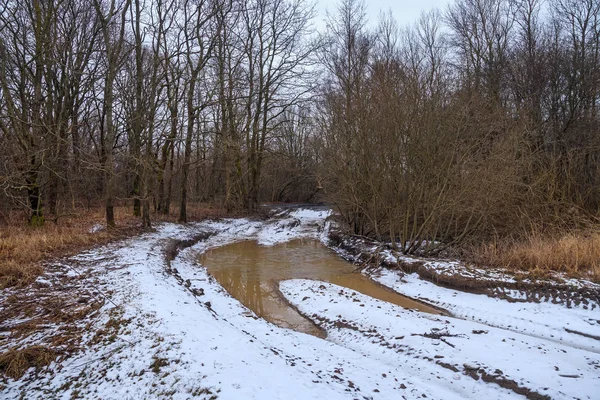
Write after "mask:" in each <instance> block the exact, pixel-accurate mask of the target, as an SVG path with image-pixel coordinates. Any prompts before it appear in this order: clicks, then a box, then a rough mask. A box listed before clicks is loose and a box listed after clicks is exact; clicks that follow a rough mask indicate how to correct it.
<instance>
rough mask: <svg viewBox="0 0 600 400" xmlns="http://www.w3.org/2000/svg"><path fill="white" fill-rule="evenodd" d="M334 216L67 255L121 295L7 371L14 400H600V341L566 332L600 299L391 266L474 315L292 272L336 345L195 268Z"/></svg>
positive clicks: (206, 226)
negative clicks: (453, 285) (276, 317)
mask: <svg viewBox="0 0 600 400" xmlns="http://www.w3.org/2000/svg"><path fill="white" fill-rule="evenodd" d="M328 214H329V212H328V211H313V210H297V211H292V212H291V213H289V214H286V215H284V216H281V217H280V218H276V219H271V220H267V221H254V220H248V219H232V220H221V221H216V222H210V221H209V222H203V223H197V224H190V225H186V226H182V225H175V224H164V225H160V226H159V227H158V228H157V231H156V232H154V233H148V234H145V235H142V236H139V237H136V238H132V239H129V240H125V241H122V242H119V243H115V244H112V245H108V246H105V247H101V248H99V249H95V250H93V251H89V252H86V253H83V254H80V255H79V256H77V257H73V258H70V259H65V260H63V264H64V268H65V269H68V270H69V271H75V273H76V274H81V276H85V278H84V279H89V281H90V284H93V285H94V288H95V289H96V290H95V292H96V293H97V295H98V296H107V299H108V301H106V302H105V303H104V306H103V308H102V309H101V310H100V314H99V315H100V316H99V317H94V319H91V320H89V321H83V322H82V323H85V324H89V326H88V329H87V333H86V337H85V338H84V343H85V344H86V346H84V348H85V350H84V351H81V352H78V353H76V354H75V355H74V356H72V357H70V358H68V359H66V360H65V361H63V362H62V363H60V364H57V363H53V364H51V365H50V367H49V368H48V369H47V370H46V371H43V372H41V373H40V374H38V375H35V376H34V375H33V374H32V373H31V372H30V373H29V374H28V375H26V376H25V377H24V378H22V379H20V380H18V381H12V380H9V381H8V382H6V383H5V385H6V386H5V387H4V388H3V389H2V388H1V386H0V390H1V391H0V398H3V399H4V398H6V399H12V398H19V397H24V398H27V399H37V398H39V399H51V398H64V399H69V398H75V397H80V398H86V399H87V398H102V399H119V400H121V399H142V398H165V399H171V398H173V399H187V398H206V399H211V398H218V399H355V398H359V399H363V398H364V399H402V398H406V399H413V398H414V399H416V398H436V399H464V398H472V399H480V398H484V397H487V398H490V399H497V398H498V399H499V398H519V397H520V396H521V395H529V396H530V397H531V396H534V395H535V394H536V393H538V394H540V395H542V396H543V395H546V396H549V397H552V398H581V399H586V398H587V399H594V398H598V393H600V379H599V378H598V376H600V354H599V350H598V343H600V342H598V341H597V340H596V339H592V338H589V337H585V336H581V335H578V334H574V333H568V332H567V331H564V329H563V330H562V331H561V327H562V326H563V325H564V324H567V323H568V326H569V327H572V329H573V330H574V331H575V330H576V331H581V332H585V333H586V334H589V335H595V336H600V322H598V319H600V316H599V315H598V314H599V313H598V310H584V309H576V310H573V309H567V308H564V307H562V306H553V305H551V304H540V305H529V304H525V303H522V304H521V303H520V304H516V305H514V304H510V303H508V302H505V301H503V300H498V301H495V300H493V299H489V298H487V297H485V296H483V297H471V296H475V295H468V294H465V293H462V292H456V291H452V290H448V289H442V288H439V287H437V286H435V285H432V284H428V283H426V282H422V281H420V280H419V279H418V278H416V277H412V276H405V277H404V278H401V277H400V276H399V275H395V273H393V272H388V271H382V272H381V273H380V274H379V275H378V278H377V279H378V280H379V281H380V282H381V283H383V284H385V285H388V286H391V287H394V288H395V289H396V290H398V291H400V292H405V293H407V294H408V295H410V296H412V297H422V298H427V299H430V300H432V302H434V303H435V304H437V305H440V306H442V307H444V308H446V309H448V310H449V311H450V312H451V313H452V314H454V315H455V316H458V317H463V318H465V319H468V320H463V319H457V318H450V317H441V316H434V315H429V314H422V313H419V312H416V311H410V310H404V309H402V308H399V307H397V306H394V305H391V304H388V303H384V302H381V301H378V300H375V299H372V298H369V297H367V296H363V295H361V294H358V293H355V292H352V291H351V290H349V289H344V288H340V287H336V286H335V285H331V284H328V283H323V282H317V281H307V280H293V281H284V282H281V283H280V289H281V291H282V293H283V294H284V295H285V297H286V298H287V299H288V300H289V301H290V302H291V303H292V304H294V305H296V306H297V307H298V309H299V310H300V311H301V312H302V313H304V314H305V315H308V316H310V317H311V318H312V319H313V320H314V321H315V322H316V323H317V324H319V325H320V326H322V327H323V328H324V329H326V331H327V333H328V338H327V340H322V339H319V338H316V337H313V336H309V335H305V334H302V333H297V332H294V331H290V330H287V329H282V328H279V327H276V326H274V325H272V324H270V323H268V322H266V321H264V320H262V319H260V318H256V317H255V316H254V314H253V313H252V312H250V311H249V310H247V309H246V308H245V307H244V306H243V305H241V304H240V303H239V302H238V301H237V300H235V299H233V298H232V297H230V296H229V295H228V294H227V293H226V292H225V291H224V289H222V287H221V286H220V285H219V284H218V283H217V282H216V281H215V280H214V279H212V278H211V277H210V276H209V275H208V274H207V272H206V270H205V269H204V268H202V267H200V266H199V265H198V264H197V261H196V260H197V255H198V254H199V253H200V252H203V251H205V250H206V249H208V248H211V247H216V246H222V245H224V244H228V243H231V242H234V241H238V240H247V239H256V240H258V241H259V242H260V243H261V244H264V245H274V244H276V243H281V242H285V241H287V240H291V239H295V238H302V237H304V238H315V239H320V240H323V241H324V240H326V233H327V232H326V224H325V218H326V217H327V216H328ZM203 233H210V235H204V236H208V238H207V239H204V240H201V241H199V242H198V243H196V244H195V245H193V246H191V247H188V248H186V249H183V250H181V251H180V252H179V253H178V254H177V255H176V256H175V258H174V259H173V260H172V261H171V262H170V263H169V262H168V261H167V259H166V257H165V253H164V249H165V248H166V247H167V246H168V245H169V243H170V242H171V241H172V240H185V239H190V238H192V237H197V236H199V235H200V234H203ZM41 279H42V280H44V282H45V284H46V285H48V284H53V283H52V282H53V280H52V279H46V278H41ZM402 279H403V280H404V281H403V280H402ZM537 308H539V309H540V310H541V311H539V312H538V311H537ZM492 311H493V312H494V313H495V314H493V313H492ZM473 320H475V321H477V322H473ZM489 325H493V327H492V326H489ZM559 333H560V335H562V336H553V335H558V334H559ZM519 393H520V394H519ZM539 398H543V397H539Z"/></svg>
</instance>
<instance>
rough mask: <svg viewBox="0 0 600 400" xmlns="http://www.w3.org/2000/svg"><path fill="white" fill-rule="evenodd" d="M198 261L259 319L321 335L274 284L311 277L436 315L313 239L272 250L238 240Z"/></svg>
mask: <svg viewBox="0 0 600 400" xmlns="http://www.w3.org/2000/svg"><path fill="white" fill-rule="evenodd" d="M200 262H201V263H202V265H204V266H206V267H207V269H208V272H209V273H210V274H211V275H213V276H214V277H215V278H216V279H217V281H218V282H219V283H220V284H221V286H223V287H224V288H225V289H226V290H227V291H228V292H229V293H230V294H231V295H232V296H234V297H235V298H237V299H238V300H239V301H240V302H242V303H243V304H244V305H245V306H246V307H248V308H249V309H251V310H252V311H254V312H255V313H256V314H257V315H258V316H260V317H263V318H265V319H266V320H268V321H270V322H272V323H274V324H277V325H279V326H282V327H285V328H291V329H295V330H298V331H301V332H305V333H309V334H312V335H316V336H320V337H322V336H323V333H322V332H321V331H320V330H319V329H318V328H317V327H315V326H314V325H313V324H312V323H311V322H310V321H309V320H307V319H306V318H304V317H302V316H301V315H300V314H298V312H296V311H295V310H294V309H293V308H292V307H290V306H289V305H288V304H287V303H286V302H285V300H283V299H282V297H281V296H280V295H279V291H278V284H277V282H278V281H281V280H286V279H297V278H305V279H316V280H320V281H325V282H330V283H333V284H336V285H339V286H344V287H347V288H350V289H353V290H356V291H357V292H360V293H363V294H366V295H368V296H371V297H374V298H376V299H379V300H384V301H387V302H390V303H394V304H397V305H399V306H402V307H405V308H415V309H418V310H420V311H425V312H432V313H438V312H437V311H436V310H435V309H433V308H431V307H427V306H425V305H423V304H421V303H418V302H415V301H413V300H411V299H408V298H406V297H404V296H401V295H399V294H397V293H394V292H392V291H390V290H387V289H385V288H383V287H382V286H380V285H378V284H376V283H374V282H373V281H371V280H370V279H368V278H367V277H365V276H364V275H362V274H359V273H355V272H354V269H355V268H356V267H355V266H353V265H352V264H350V263H348V262H346V261H344V260H342V259H341V258H340V257H338V256H337V255H336V254H335V253H334V252H333V251H331V250H330V249H328V248H326V247H325V246H323V245H322V244H321V243H319V242H318V241H315V240H294V241H291V242H287V243H283V244H279V245H276V246H260V245H258V243H257V242H255V241H243V242H237V243H233V244H230V245H227V246H223V247H218V248H215V249H212V250H209V251H207V252H206V253H204V254H202V255H201V256H200Z"/></svg>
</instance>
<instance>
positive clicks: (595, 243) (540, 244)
mask: <svg viewBox="0 0 600 400" xmlns="http://www.w3.org/2000/svg"><path fill="white" fill-rule="evenodd" d="M473 258H474V261H475V262H476V263H477V264H478V265H482V266H492V267H502V268H508V269H513V270H523V271H527V272H529V273H530V275H533V276H535V277H540V278H543V277H548V276H550V274H551V272H562V273H565V274H566V275H567V276H569V277H573V278H585V279H590V280H592V281H595V282H600V232H598V231H588V232H577V233H569V234H566V235H564V236H561V237H544V236H542V235H539V234H538V235H531V236H530V237H529V238H527V239H525V240H521V241H504V242H499V243H494V244H489V245H484V246H480V247H478V248H475V249H474V251H473Z"/></svg>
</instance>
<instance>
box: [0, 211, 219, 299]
mask: <svg viewBox="0 0 600 400" xmlns="http://www.w3.org/2000/svg"><path fill="white" fill-rule="evenodd" d="M222 216H225V211H224V210H223V209H221V208H218V207H212V206H209V205H206V204H190V205H188V218H189V220H201V219H205V218H218V217H222ZM152 217H153V221H175V220H176V218H177V210H174V211H173V212H172V213H171V214H170V215H153V216H152ZM115 219H116V222H117V228H116V229H111V230H106V229H95V227H99V226H103V222H104V210H103V208H101V207H98V208H95V209H87V208H86V209H76V210H70V211H68V212H66V213H65V214H64V215H63V216H61V217H60V218H58V219H57V221H56V223H54V222H52V218H49V219H48V221H47V222H46V224H45V225H44V226H42V227H31V226H28V225H27V224H26V222H25V218H24V216H23V214H21V213H16V212H15V213H13V214H11V215H9V216H8V218H7V219H6V222H5V223H4V224H3V225H0V289H1V288H5V287H9V286H15V285H17V286H18V285H26V284H28V283H31V282H32V281H33V280H35V279H36V277H37V276H39V275H40V274H41V273H42V272H43V267H42V262H43V261H44V260H46V259H49V258H52V257H61V256H68V255H71V254H76V253H77V252H80V251H82V250H85V249H87V248H90V247H92V246H94V245H100V244H105V243H108V242H110V241H112V240H115V239H121V238H123V237H126V236H129V235H132V234H135V233H138V232H140V229H139V226H140V220H139V218H136V217H134V216H133V215H132V208H131V207H117V208H115Z"/></svg>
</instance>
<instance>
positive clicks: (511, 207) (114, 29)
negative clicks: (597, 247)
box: [0, 0, 600, 253]
mask: <svg viewBox="0 0 600 400" xmlns="http://www.w3.org/2000/svg"><path fill="white" fill-rule="evenodd" d="M599 17H600V2H599V1H598V0H548V1H542V0H456V1H454V2H453V3H452V4H451V5H449V6H448V7H447V9H445V10H441V11H440V10H434V11H431V12H429V13H425V14H423V15H422V16H421V18H420V19H419V20H418V21H416V22H415V23H414V24H413V25H411V26H410V27H407V28H401V27H400V26H399V25H398V23H397V22H395V21H394V19H393V18H392V17H391V16H390V15H385V14H382V16H381V17H380V20H379V22H378V23H377V24H375V25H373V24H369V23H368V21H367V19H366V13H365V7H364V4H363V3H361V2H360V1H359V0H342V1H341V2H340V4H339V7H338V9H337V10H336V11H335V12H334V13H333V14H332V15H331V16H330V17H329V19H328V23H327V26H326V28H325V30H324V31H323V32H314V31H313V29H312V22H313V20H314V12H313V9H312V7H311V4H309V3H308V2H307V1H304V0H250V1H243V0H193V1H192V0H154V1H149V0H146V1H144V0H51V1H46V0H18V1H17V0H0V146H1V149H0V160H1V163H0V186H1V187H2V189H3V193H2V196H3V199H4V201H3V204H4V208H5V209H9V208H12V207H22V208H24V209H28V210H29V212H30V223H32V224H41V223H43V221H44V215H45V213H46V214H51V215H53V216H55V217H56V216H58V215H60V213H61V210H65V209H68V208H73V207H76V206H77V205H79V204H96V203H98V202H100V201H101V202H102V204H104V206H105V207H106V218H107V224H108V225H113V224H114V215H113V208H114V203H115V201H116V200H118V199H129V200H130V201H131V202H132V204H133V210H132V212H134V213H135V215H139V216H140V217H141V220H142V221H143V225H145V226H149V225H150V215H151V212H158V213H169V211H170V210H171V209H172V208H174V205H175V204H176V205H177V207H176V208H177V209H178V210H179V220H180V221H186V219H187V215H186V204H187V202H188V201H190V199H191V200H194V201H212V202H217V203H219V204H223V205H224V206H225V207H226V208H227V209H229V210H233V209H247V210H256V208H257V207H258V204H259V202H260V201H311V200H314V199H315V198H323V199H326V200H328V201H330V202H332V203H334V204H335V205H336V206H337V208H338V209H339V211H340V213H341V215H342V218H343V219H344V221H345V222H346V223H347V224H348V226H349V227H350V228H351V229H352V230H353V232H355V233H357V234H362V235H368V236H374V237H377V238H379V239H385V240H390V241H392V242H394V243H402V246H401V247H402V248H403V249H404V251H405V252H408V253H410V252H416V251H421V250H430V251H434V252H435V251H440V250H442V249H443V247H444V246H449V245H453V244H457V243H472V242H482V241H485V240H489V239H494V238H506V237H511V236H515V237H518V236H520V235H526V234H528V233H531V232H532V231H542V232H548V231H550V230H556V231H559V230H561V229H562V230H564V229H571V228H575V227H578V226H581V225H585V224H587V223H590V222H593V221H594V219H595V218H596V217H597V216H598V211H599V206H600V164H599V162H598V161H599V158H600V128H599V126H600V125H599V121H598V119H599V118H598V110H597V109H598V106H599V105H600V104H599V101H600V21H599V20H600V18H599ZM371 26H375V27H374V28H372V27H371ZM320 196H324V197H320ZM441 243H444V246H440V244H441ZM425 247H426V248H425Z"/></svg>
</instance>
